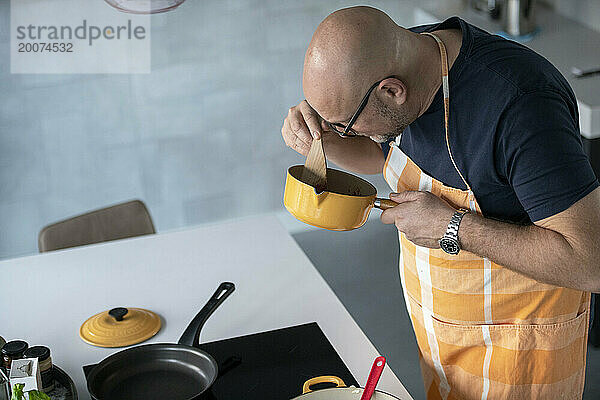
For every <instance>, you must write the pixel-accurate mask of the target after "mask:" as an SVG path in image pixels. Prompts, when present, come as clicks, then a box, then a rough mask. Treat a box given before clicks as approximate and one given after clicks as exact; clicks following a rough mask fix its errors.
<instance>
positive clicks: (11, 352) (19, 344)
mask: <svg viewBox="0 0 600 400" xmlns="http://www.w3.org/2000/svg"><path fill="white" fill-rule="evenodd" d="M27 347H29V345H28V344H27V342H25V341H23V340H12V341H10V342H6V344H5V345H4V346H2V354H4V355H7V356H9V357H11V356H18V355H22V354H23V353H24V352H25V350H27Z"/></svg>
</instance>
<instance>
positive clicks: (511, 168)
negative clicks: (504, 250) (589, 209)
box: [495, 91, 598, 221]
mask: <svg viewBox="0 0 600 400" xmlns="http://www.w3.org/2000/svg"><path fill="white" fill-rule="evenodd" d="M497 132H498V136H497V138H498V147H497V154H496V157H495V161H496V166H497V169H498V172H499V173H500V174H501V175H502V176H504V177H505V178H506V179H507V180H508V182H509V184H510V185H511V187H512V188H513V190H514V191H515V194H516V196H517V198H518V199H519V201H520V202H521V205H522V206H523V208H524V209H525V211H526V212H527V214H528V215H529V218H530V219H531V221H539V220H541V219H544V218H547V217H550V216H552V215H554V214H557V213H559V212H561V211H564V210H566V209H567V208H569V207H570V206H571V205H572V204H573V203H575V202H577V201H578V200H580V199H581V198H583V197H585V196H586V195H587V194H589V193H590V192H591V191H592V190H594V189H595V188H596V187H598V180H597V179H596V176H595V174H594V171H593V170H592V167H591V165H590V162H589V160H588V158H587V156H586V154H585V152H584V151H583V146H582V143H581V137H580V133H579V125H578V116H577V111H576V108H575V105H574V104H570V102H569V100H567V99H565V98H563V97H562V96H561V95H560V94H558V93H555V92H551V91H550V92H536V93H530V94H524V95H521V96H520V97H519V98H518V99H517V100H516V101H514V102H513V104H512V105H511V106H510V107H509V108H508V109H507V110H506V111H505V113H504V115H503V117H502V119H501V121H500V123H499V125H498V131H497Z"/></svg>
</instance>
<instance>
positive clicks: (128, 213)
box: [38, 200, 156, 252]
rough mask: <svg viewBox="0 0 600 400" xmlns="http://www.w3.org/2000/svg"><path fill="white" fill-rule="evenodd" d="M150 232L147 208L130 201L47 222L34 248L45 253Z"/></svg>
mask: <svg viewBox="0 0 600 400" xmlns="http://www.w3.org/2000/svg"><path fill="white" fill-rule="evenodd" d="M152 233H156V231H155V230H154V225H153V224H152V218H150V213H148V209H147V208H146V206H145V205H144V203H143V202H141V201H140V200H132V201H128V202H126V203H121V204H116V205H114V206H110V207H106V208H102V209H100V210H95V211H91V212H88V213H85V214H82V215H78V216H76V217H72V218H69V219H66V220H64V221H60V222H56V223H54V224H51V225H48V226H46V227H44V228H43V229H42V230H41V231H40V234H39V236H38V247H39V250H40V252H45V251H52V250H58V249H66V248H69V247H76V246H83V245H86V244H92V243H100V242H107V241H110V240H117V239H124V238H128V237H134V236H141V235H149V234H152Z"/></svg>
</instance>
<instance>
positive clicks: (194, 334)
mask: <svg viewBox="0 0 600 400" xmlns="http://www.w3.org/2000/svg"><path fill="white" fill-rule="evenodd" d="M234 290H235V285H234V284H233V283H231V282H223V283H221V284H220V285H219V288H218V289H217V291H216V292H215V293H214V294H213V295H212V297H211V298H210V300H208V303H206V305H205V306H204V307H202V310H200V312H199V313H198V314H197V315H196V316H195V317H194V319H193V320H192V322H190V324H189V325H188V327H187V328H186V330H185V332H183V335H181V338H180V339H179V344H185V345H187V346H194V347H198V346H200V331H201V330H202V327H203V326H204V323H205V322H206V320H207V319H208V317H210V316H211V315H212V313H213V312H215V310H216V309H217V307H219V306H220V305H221V303H223V302H224V301H225V299H226V298H227V297H228V296H229V295H230V294H231V293H233V291H234Z"/></svg>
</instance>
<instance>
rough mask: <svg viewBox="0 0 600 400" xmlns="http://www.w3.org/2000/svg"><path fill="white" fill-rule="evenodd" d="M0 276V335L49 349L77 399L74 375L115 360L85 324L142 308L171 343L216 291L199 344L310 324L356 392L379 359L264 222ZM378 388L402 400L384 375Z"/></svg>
mask: <svg viewBox="0 0 600 400" xmlns="http://www.w3.org/2000/svg"><path fill="white" fill-rule="evenodd" d="M349 273H351V271H349ZM0 276H1V277H2V286H1V288H0V304H2V307H0V335H2V336H3V337H4V338H5V339H6V340H13V339H23V340H25V341H27V342H28V343H29V344H30V345H36V344H41V345H46V346H48V347H50V349H51V351H52V359H53V361H54V363H55V364H56V365H58V366H60V367H61V368H63V369H64V370H66V371H67V373H68V374H69V375H70V376H71V377H72V378H73V380H74V381H75V383H76V385H77V390H78V392H79V398H80V399H89V396H88V394H87V389H86V384H85V379H84V376H83V372H82V369H81V367H82V366H83V365H87V364H92V363H96V362H98V361H100V360H102V359H103V358H105V357H106V356H108V355H109V354H112V353H114V352H115V351H117V350H115V349H103V348H97V347H93V346H90V345H88V344H86V343H84V342H83V341H82V340H81V339H80V338H79V335H78V331H79V327H80V325H81V324H82V323H83V322H84V321H85V320H86V319H87V318H88V317H90V316H91V315H93V314H95V313H97V312H100V311H104V310H107V309H110V308H113V307H118V306H125V307H141V308H147V309H150V310H153V311H155V312H157V313H158V314H159V315H161V316H162V317H163V319H164V321H165V324H164V325H163V328H162V329H161V331H160V332H159V333H158V334H157V335H156V336H155V337H154V338H152V339H151V340H150V341H148V342H176V341H177V340H178V339H179V336H180V335H181V334H182V333H183V330H184V329H185V327H186V326H187V324H188V323H189V321H190V320H191V319H192V318H193V316H194V315H195V314H196V313H197V312H198V311H199V310H200V308H202V306H203V305H204V304H205V302H206V301H207V300H208V298H209V297H210V296H211V295H212V293H213V292H214V291H215V290H216V288H217V286H218V285H219V283H220V282H223V281H231V282H234V283H235V284H236V291H235V292H234V293H233V294H232V295H231V296H230V297H229V298H228V299H227V300H226V301H225V302H224V303H223V304H222V305H221V307H219V309H218V310H217V311H216V312H215V313H214V314H213V315H212V316H211V317H210V319H209V320H208V322H207V323H206V325H205V327H204V328H203V330H202V337H201V341H203V342H209V341H213V340H218V339H225V338H230V337H235V336H240V335H246V334H251V333H257V332H262V331H266V330H271V329H278V328H282V327H287V326H292V325H298V324H303V323H308V322H313V321H316V322H317V323H318V324H319V326H320V327H321V329H322V330H323V332H324V333H325V335H326V336H327V338H328V339H329V341H330V342H331V343H332V345H333V346H334V348H335V349H336V351H337V352H338V354H339V355H340V357H341V358H342V360H343V361H344V362H345V364H346V365H347V366H348V368H349V369H350V371H351V372H352V374H353V375H354V377H355V378H356V379H357V381H358V382H359V383H361V384H363V385H364V383H365V381H366V378H367V376H368V373H369V369H370V367H371V365H372V363H373V360H374V359H375V357H376V356H378V355H379V353H378V352H377V350H376V349H375V347H374V346H373V345H372V344H371V342H370V341H369V339H368V338H367V337H366V336H365V335H364V333H363V332H362V331H361V330H360V328H359V327H358V325H357V324H356V323H355V322H354V320H353V319H352V317H351V316H350V314H348V312H347V311H346V309H345V308H344V306H343V305H342V303H341V302H340V301H339V300H338V298H337V297H336V296H335V294H334V293H333V291H332V290H331V289H330V288H329V286H328V285H327V283H326V282H325V281H324V280H323V278H322V277H321V276H320V275H319V273H318V272H317V270H316V269H315V268H314V266H313V265H312V264H311V263H310V261H309V260H308V258H307V257H306V256H305V254H304V253H303V252H302V251H301V249H300V248H299V247H298V245H297V244H296V242H295V241H294V240H293V239H292V238H291V236H290V235H289V234H288V233H287V232H286V231H285V229H284V228H283V227H282V226H281V224H280V223H279V222H278V221H277V219H276V218H275V217H271V216H262V217H252V218H245V219H242V220H238V221H235V222H227V223H221V224H214V225H209V226H202V227H198V228H194V229H187V230H182V231H175V232H169V233H164V234H156V235H150V236H144V237H139V238H134V239H126V240H120V241H116V242H109V243H103V244H98V245H91V246H85V247H80V248H75V249H69V250H62V251H56V252H51V253H44V254H40V255H34V256H30V257H23V258H17V259H11V260H5V261H2V262H0ZM300 339H301V338H299V340H300ZM398 340H403V338H398ZM414 367H415V368H419V366H417V365H415V366H414ZM378 388H379V389H381V390H384V391H387V392H390V393H392V394H395V395H396V396H398V397H400V398H401V399H403V400H404V399H411V397H410V395H409V394H408V393H407V392H406V389H405V388H404V386H403V385H402V384H401V383H400V381H399V380H398V378H397V377H396V376H395V375H394V373H393V372H392V371H391V369H390V368H389V367H386V370H385V371H384V373H383V375H382V378H381V381H380V383H379V385H378ZM299 389H300V388H299Z"/></svg>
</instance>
